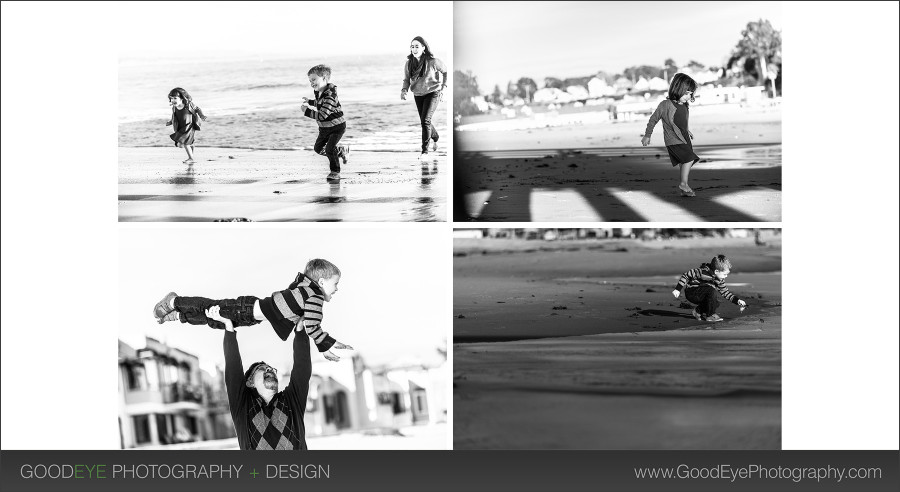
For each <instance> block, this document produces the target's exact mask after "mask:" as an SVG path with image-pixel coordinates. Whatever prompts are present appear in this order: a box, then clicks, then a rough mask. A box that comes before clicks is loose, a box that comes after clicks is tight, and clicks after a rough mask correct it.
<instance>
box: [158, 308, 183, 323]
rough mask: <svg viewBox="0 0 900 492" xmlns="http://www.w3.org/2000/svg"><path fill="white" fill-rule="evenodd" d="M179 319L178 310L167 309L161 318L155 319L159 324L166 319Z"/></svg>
mask: <svg viewBox="0 0 900 492" xmlns="http://www.w3.org/2000/svg"><path fill="white" fill-rule="evenodd" d="M179 320H180V318H179V314H178V311H175V310H172V311H169V314H167V315H165V316H163V317H162V318H160V319H158V320H156V322H157V323H159V324H163V323H165V322H166V321H179Z"/></svg>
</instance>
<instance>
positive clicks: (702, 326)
mask: <svg viewBox="0 0 900 492" xmlns="http://www.w3.org/2000/svg"><path fill="white" fill-rule="evenodd" d="M741 241H743V240H741ZM741 241H738V240H735V241H734V245H733V246H732V247H730V248H727V249H723V248H722V247H721V246H716V247H714V248H709V249H706V248H692V249H650V248H642V247H640V246H639V245H636V244H635V245H632V247H631V248H630V250H629V251H616V249H613V248H611V249H609V250H605V249H604V250H596V249H595V250H591V249H581V250H578V251H565V250H562V251H537V252H532V253H498V254H488V255H467V256H457V257H455V258H454V342H455V343H454V419H455V420H454V448H455V449H484V448H503V449H535V448H541V449H780V447H781V294H780V292H781V274H780V247H765V248H756V247H752V246H746V245H743V244H741ZM718 252H725V253H726V254H728V255H729V257H730V258H731V259H732V261H733V263H734V264H735V268H734V270H733V273H732V275H731V276H730V277H729V279H728V282H729V286H730V287H731V290H732V291H733V292H735V293H736V294H738V295H739V296H741V297H743V298H745V299H746V300H747V302H748V304H749V307H748V308H747V309H746V310H745V311H744V312H743V313H741V312H740V311H739V310H738V308H737V306H735V305H733V304H731V303H727V302H723V303H722V305H721V307H720V311H719V312H720V314H721V315H722V316H723V317H724V318H726V321H723V322H720V323H718V324H715V325H714V329H710V328H713V325H710V324H708V323H705V322H699V321H697V320H695V319H694V318H693V317H691V316H690V308H689V307H688V306H686V305H682V304H681V300H683V298H682V299H680V300H676V299H674V298H673V297H672V295H671V290H672V288H673V286H674V284H675V283H676V281H677V277H678V275H680V273H681V272H682V271H684V270H687V269H688V268H692V267H695V266H697V265H699V263H701V262H702V261H705V260H707V259H708V257H711V256H712V255H713V254H715V253H718ZM629 267H631V268H630V270H631V271H630V272H629V271H628V270H629ZM654 273H655V274H654ZM460 342H467V343H460Z"/></svg>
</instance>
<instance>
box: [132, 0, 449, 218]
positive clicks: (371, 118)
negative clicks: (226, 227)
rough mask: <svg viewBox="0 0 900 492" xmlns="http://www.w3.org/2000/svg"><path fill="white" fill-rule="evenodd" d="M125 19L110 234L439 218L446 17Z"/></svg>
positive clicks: (349, 7) (310, 14)
mask: <svg viewBox="0 0 900 492" xmlns="http://www.w3.org/2000/svg"><path fill="white" fill-rule="evenodd" d="M126 7H127V9H126V10H127V12H128V14H129V15H128V17H129V18H130V19H133V20H136V19H142V22H136V23H135V24H134V29H133V30H131V31H129V32H128V34H127V36H126V37H125V38H124V39H118V40H117V44H118V47H119V58H118V98H117V100H118V211H119V212H118V216H119V220H120V221H122V222H131V221H162V222H168V221H173V222H207V221H233V222H250V221H252V222H272V221H279V222H288V221H328V222H334V221H390V222H401V221H403V222H406V221H446V220H447V219H448V217H447V194H448V188H449V181H450V180H449V179H448V178H447V176H448V175H449V164H448V162H447V159H448V156H449V155H450V154H449V151H450V142H451V140H452V139H451V138H450V135H449V130H448V128H449V125H448V122H449V113H448V111H447V104H448V102H447V101H449V100H450V96H449V93H450V91H449V90H448V86H449V82H450V75H451V72H450V71H451V68H450V67H451V62H452V58H451V56H452V52H451V49H452V46H451V43H452V28H451V23H452V2H425V3H421V4H419V5H418V6H417V8H415V9H412V8H409V5H407V4H405V3H403V2H396V3H391V2H384V3H378V4H373V3H371V2H316V3H305V2H285V3H281V2H275V3H268V2H263V3H259V2H235V3H227V2H226V3H221V4H216V6H215V7H214V8H211V7H209V6H208V4H205V3H203V2H198V3H192V2H184V3H180V4H178V5H177V6H168V7H167V6H160V5H155V4H146V3H132V4H127V5H126ZM123 8H125V7H123ZM386 11H390V12H391V14H390V15H381V13H382V12H386ZM123 21H124V20H123Z"/></svg>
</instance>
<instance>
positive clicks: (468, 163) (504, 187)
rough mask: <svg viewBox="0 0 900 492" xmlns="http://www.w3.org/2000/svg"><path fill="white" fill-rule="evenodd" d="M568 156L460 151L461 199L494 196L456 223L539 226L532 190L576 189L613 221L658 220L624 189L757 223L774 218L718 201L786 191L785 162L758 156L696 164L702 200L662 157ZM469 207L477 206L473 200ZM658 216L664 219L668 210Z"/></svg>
mask: <svg viewBox="0 0 900 492" xmlns="http://www.w3.org/2000/svg"><path fill="white" fill-rule="evenodd" d="M751 150H752V149H751ZM576 152H577V151H576ZM567 157H572V154H571V153H570V154H566V153H560V152H557V153H556V154H555V155H553V154H552V153H551V154H550V155H547V156H545V157H544V158H540V159H534V158H528V159H525V158H522V157H508V158H507V157H497V156H489V155H486V154H484V153H479V152H475V153H472V152H469V153H460V155H459V156H458V157H456V158H455V159H454V160H457V159H459V161H460V162H459V163H458V164H456V165H455V168H456V169H457V170H459V172H461V176H460V178H461V179H460V181H461V184H462V190H458V191H457V190H454V191H456V193H457V197H458V198H457V199H459V198H463V197H465V196H466V195H468V194H471V193H476V192H490V193H489V196H490V198H489V199H488V200H487V202H486V203H485V204H484V206H483V208H480V209H479V207H478V206H477V205H475V206H470V207H467V209H466V210H465V211H464V215H463V216H462V217H460V216H458V214H457V215H456V216H455V217H454V220H457V221H467V220H469V221H471V220H477V221H512V222H529V221H532V220H534V218H533V217H532V213H531V207H532V193H533V192H534V191H535V190H537V189H540V191H541V192H543V193H553V192H571V191H574V192H577V193H578V194H579V195H580V197H581V198H583V200H584V201H585V202H586V203H588V204H589V205H590V207H591V208H592V209H593V210H594V211H595V212H596V214H597V215H598V216H599V217H600V218H602V220H603V221H606V222H645V221H650V220H651V219H650V218H649V216H650V215H651V214H648V213H647V211H646V210H643V211H642V210H640V208H635V207H634V206H632V205H629V204H628V203H626V202H624V201H622V200H621V199H620V198H619V197H618V196H616V195H617V194H619V195H621V194H622V192H639V194H641V195H643V196H645V197H648V198H650V199H652V200H653V201H654V202H657V203H659V202H662V203H663V204H664V207H661V208H666V207H670V209H672V210H678V209H680V210H683V211H686V212H688V213H690V214H691V215H693V216H696V217H697V218H700V219H702V220H705V221H724V222H758V221H765V220H767V219H766V217H764V216H762V215H761V214H758V213H754V212H753V211H752V210H740V209H737V208H734V207H732V206H729V205H726V204H724V203H720V202H719V201H717V199H718V198H723V197H727V196H728V195H733V194H736V193H739V192H742V191H750V190H771V191H774V192H777V193H779V194H780V192H781V165H780V164H778V165H771V163H769V165H754V162H753V153H752V151H747V152H746V153H745V154H743V155H735V156H734V157H733V158H729V157H722V156H719V157H717V158H716V159H715V162H716V163H717V168H716V169H704V162H703V161H701V162H700V163H698V164H696V165H695V167H694V168H693V170H692V171H691V184H692V186H693V188H694V190H695V191H696V192H697V197H693V198H690V197H682V196H680V195H679V194H678V192H677V190H676V187H675V185H676V184H677V176H678V172H677V170H676V169H673V168H671V166H670V165H669V164H668V163H667V162H665V161H661V159H659V158H657V159H656V161H661V162H656V161H653V160H651V161H650V162H647V156H640V155H622V156H620V157H618V158H609V157H607V158H603V157H600V156H592V155H579V154H575V159H572V158H567ZM651 159H652V157H651ZM763 159H764V158H763ZM748 160H749V162H748V163H747V164H748V165H747V166H746V167H742V166H735V167H734V168H728V167H727V165H726V168H724V169H723V168H721V165H722V164H723V163H727V162H728V161H745V162H747V161H748ZM761 160H762V159H761ZM778 161H779V162H780V156H779V157H778ZM579 167H581V168H582V169H584V170H583V171H582V172H581V173H578V171H579V170H573V169H572V168H579ZM538 168H540V169H538ZM512 173H515V174H512ZM507 175H508V177H507ZM465 203H467V204H470V205H471V204H472V201H470V200H466V201H465ZM565 207H566V205H565V204H560V210H559V212H558V214H559V219H560V220H563V219H567V218H568V217H567V215H566V214H567V210H566V209H565ZM657 207H658V205H657ZM552 213H553V211H551V214H552ZM654 213H655V215H656V216H657V217H658V216H659V215H660V213H662V214H663V215H664V214H665V213H666V212H665V211H663V212H659V211H656V212H654Z"/></svg>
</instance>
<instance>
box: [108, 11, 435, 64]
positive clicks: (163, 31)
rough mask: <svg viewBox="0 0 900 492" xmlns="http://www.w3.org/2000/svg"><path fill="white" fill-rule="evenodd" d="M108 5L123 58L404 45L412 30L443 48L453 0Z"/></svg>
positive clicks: (337, 51)
mask: <svg viewBox="0 0 900 492" xmlns="http://www.w3.org/2000/svg"><path fill="white" fill-rule="evenodd" d="M109 8H110V9H115V10H116V19H117V21H116V31H117V35H116V39H115V40H114V42H115V44H116V46H117V47H118V51H119V56H120V57H122V58H128V57H134V56H141V57H143V56H147V57H158V56H171V57H179V58H184V57H193V56H204V57H211V56H227V57H235V56H256V55H288V56H298V57H301V58H303V57H315V56H336V55H367V54H392V53H397V52H401V53H408V52H409V41H410V40H411V39H412V38H413V37H414V36H422V37H424V38H425V40H426V41H428V43H429V44H431V45H433V46H434V47H435V51H438V48H441V47H444V49H441V50H440V51H445V50H446V51H449V46H450V43H452V19H453V4H452V2H416V3H412V2H177V3H156V2H142V3H137V2H134V3H133V2H115V3H114V4H112V5H110V7H109ZM323 10H325V12H323ZM326 12H327V15H325V16H324V17H323V14H325V13H326ZM326 19H327V20H326Z"/></svg>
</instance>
